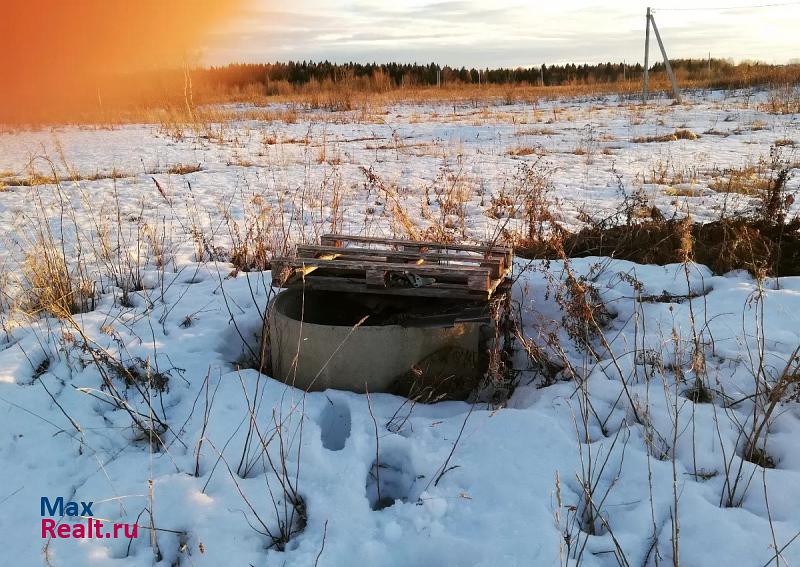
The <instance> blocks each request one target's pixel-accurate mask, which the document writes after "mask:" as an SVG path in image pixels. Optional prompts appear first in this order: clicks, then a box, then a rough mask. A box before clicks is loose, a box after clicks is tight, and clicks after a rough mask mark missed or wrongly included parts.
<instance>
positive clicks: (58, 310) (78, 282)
mask: <svg viewBox="0 0 800 567" xmlns="http://www.w3.org/2000/svg"><path fill="white" fill-rule="evenodd" d="M22 284H23V289H24V299H23V301H22V309H23V310H24V311H25V312H26V313H28V314H29V315H36V314H39V313H46V314H49V315H52V316H53V317H58V318H66V317H69V316H71V315H74V314H76V313H83V312H85V311H89V310H90V309H91V306H92V303H93V301H94V295H95V294H94V285H93V284H92V283H91V282H88V281H87V280H85V279H84V278H82V277H80V276H79V275H78V274H76V273H75V271H74V270H73V269H72V268H71V267H70V266H69V264H68V262H67V260H65V258H64V255H63V254H62V252H61V251H60V250H59V249H57V248H56V247H55V246H54V244H53V243H52V242H50V241H46V240H44V239H40V240H39V242H38V244H37V245H36V246H35V247H34V248H33V249H32V250H31V251H30V252H28V253H27V254H26V256H25V261H24V263H23V265H22Z"/></svg>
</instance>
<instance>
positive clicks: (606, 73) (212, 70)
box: [192, 59, 772, 94]
mask: <svg viewBox="0 0 800 567" xmlns="http://www.w3.org/2000/svg"><path fill="white" fill-rule="evenodd" d="M671 64H672V66H673V69H675V71H676V74H678V75H679V76H680V77H681V78H685V79H689V80H700V79H705V80H708V79H710V78H714V77H720V78H722V77H725V76H727V75H730V74H732V73H734V72H736V73H737V74H741V70H742V67H743V66H745V67H753V68H758V69H761V70H763V69H764V68H765V67H767V68H771V67H772V66H770V65H766V64H761V63H742V64H738V65H734V64H733V63H732V62H731V61H729V60H725V59H676V60H674V61H671ZM663 69H664V64H663V63H657V64H655V65H653V66H652V67H651V71H653V72H659V71H663ZM642 71H643V69H642V65H641V64H639V63H636V64H634V65H629V64H625V63H610V62H609V63H600V64H593V65H589V64H580V65H576V64H574V63H569V64H566V65H541V66H536V67H517V68H513V69H512V68H499V69H480V70H479V69H475V68H471V69H467V68H466V67H461V68H454V67H448V66H444V67H440V66H438V65H437V64H435V63H428V64H426V65H421V64H417V63H413V64H403V63H381V64H378V63H366V64H362V63H331V62H329V61H321V62H314V61H289V62H287V63H256V64H231V65H225V66H221V67H207V68H201V69H196V70H193V72H192V75H193V78H194V79H195V80H197V81H199V82H201V83H205V84H207V85H215V86H217V87H228V88H230V87H246V86H252V85H259V84H260V85H263V86H264V88H265V90H266V91H267V93H266V94H270V93H269V92H268V91H269V90H270V88H269V86H270V84H271V83H283V84H286V83H288V84H290V85H293V86H303V85H305V84H307V83H338V82H348V81H352V80H353V79H356V80H361V81H363V80H368V81H370V82H371V83H373V86H381V85H382V86H383V87H384V88H386V89H394V88H399V87H414V86H432V85H437V84H448V83H449V84H453V83H457V84H476V85H477V84H530V85H542V86H558V85H575V84H597V83H615V82H618V81H621V80H626V79H628V80H631V79H640V78H641V76H642Z"/></svg>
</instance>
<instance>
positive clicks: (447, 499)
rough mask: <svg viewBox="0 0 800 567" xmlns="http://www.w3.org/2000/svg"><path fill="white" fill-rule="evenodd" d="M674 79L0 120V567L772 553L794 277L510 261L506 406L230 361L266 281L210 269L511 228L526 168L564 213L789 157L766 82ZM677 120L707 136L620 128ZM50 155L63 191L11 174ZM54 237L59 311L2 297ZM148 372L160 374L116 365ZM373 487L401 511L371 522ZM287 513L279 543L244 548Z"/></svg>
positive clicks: (713, 200) (798, 517) (792, 135)
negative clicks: (589, 317)
mask: <svg viewBox="0 0 800 567" xmlns="http://www.w3.org/2000/svg"><path fill="white" fill-rule="evenodd" d="M688 98H689V102H688V103H686V104H683V105H676V106H671V105H668V104H666V103H658V104H653V105H650V106H648V107H646V108H645V107H641V106H639V105H635V104H631V103H630V102H627V101H619V100H617V99H616V97H612V98H609V99H597V100H561V101H541V102H540V103H538V104H536V105H531V104H522V103H520V104H516V105H505V106H503V105H496V106H483V105H476V107H475V108H473V106H472V105H461V106H456V107H455V108H454V107H453V106H447V105H423V106H420V105H414V106H412V105H405V106H397V107H390V108H386V109H384V110H381V111H380V112H377V111H376V112H372V113H364V112H358V111H355V112H352V113H322V112H316V111H313V112H312V111H309V112H298V116H297V121H296V122H293V123H285V122H267V121H259V120H256V119H247V120H244V119H243V120H240V121H231V122H227V123H225V124H214V125H206V126H204V127H202V128H198V129H186V130H185V131H183V132H177V131H175V130H172V129H170V128H165V127H159V126H152V125H149V126H148V125H141V126H137V125H134V126H122V127H117V128H114V129H88V128H76V127H69V128H58V129H55V130H52V131H30V132H29V131H22V132H6V133H0V175H2V176H3V177H2V179H5V180H6V183H5V184H6V185H8V186H7V187H6V188H5V190H2V189H0V227H2V238H0V307H2V315H0V321H2V330H0V455H1V458H0V464H1V465H2V466H0V512H2V513H0V557H2V559H1V560H0V564H3V565H6V564H8V565H20V566H28V565H31V566H33V565H53V566H67V565H81V566H82V565H124V566H129V565H130V566H133V565H142V566H144V565H154V564H157V565H165V566H170V565H181V566H193V565H198V566H200V565H208V566H217V565H223V564H231V565H254V566H262V565H276V566H277V565H308V566H312V565H320V566H326V565H328V566H345V565H375V566H384V565H385V566H406V565H409V566H410V565H464V566H467V565H484V566H490V565H492V566H494V565H508V566H514V565H559V564H561V565H565V564H569V565H578V564H580V565H603V566H607V565H637V566H638V565H660V564H665V565H666V564H678V563H680V564H684V565H709V566H713V565H746V566H751V565H752V566H755V567H760V566H762V565H767V564H770V563H771V564H774V565H781V564H789V565H791V564H796V563H797V562H798V561H800V542H794V539H793V538H795V537H797V534H798V533H800V514H798V513H797V508H798V506H800V457H798V450H797V449H798V447H799V445H798V439H800V407H798V405H797V402H796V401H792V399H793V397H796V394H797V392H796V391H795V390H793V389H792V388H794V384H788V382H791V380H790V379H789V376H790V375H795V376H797V373H798V372H800V371H798V369H797V365H798V362H797V361H796V360H794V361H793V360H791V359H792V356H793V353H794V354H795V355H796V353H797V351H796V349H797V348H798V346H799V345H800V277H786V278H781V279H779V280H776V279H766V280H763V281H756V280H754V279H753V278H752V277H751V276H750V275H748V274H746V273H743V272H734V273H729V274H713V273H711V272H710V270H708V269H707V268H705V267H704V266H700V265H695V264H688V265H683V264H680V265H668V266H643V265H637V264H633V263H630V262H624V261H616V260H609V259H607V258H584V259H579V260H572V261H570V262H568V263H567V264H566V265H565V264H564V263H562V262H549V263H546V262H541V261H527V260H517V261H516V263H515V278H516V284H515V286H514V291H513V297H514V301H515V302H516V304H517V305H518V306H519V308H520V313H521V316H522V317H521V322H522V336H523V338H524V339H525V343H526V344H525V345H519V348H518V349H517V352H516V359H515V363H516V367H517V368H518V369H519V370H521V377H520V385H519V387H517V389H516V390H515V392H514V394H513V396H512V397H511V398H510V400H508V403H507V404H506V405H505V406H504V407H501V408H496V407H487V406H485V405H480V404H476V405H470V404H468V403H465V402H445V403H440V404H436V405H431V406H424V405H419V404H418V405H411V404H409V403H408V402H407V401H406V400H404V399H402V398H398V397H395V396H390V395H386V394H373V395H371V396H370V397H369V399H368V398H367V397H366V396H364V395H357V394H352V393H347V392H339V391H326V392H313V393H308V394H305V393H303V392H301V391H298V390H294V389H292V388H289V387H287V386H285V385H284V384H282V383H280V382H277V381H275V380H273V379H271V378H269V377H266V376H263V375H260V374H258V373H257V372H255V371H254V370H241V371H237V370H236V364H237V362H239V361H241V360H243V358H246V356H247V352H248V349H249V348H257V346H256V344H255V343H256V342H257V341H256V339H255V338H254V337H255V335H256V333H257V332H258V331H259V330H260V328H261V320H262V317H263V313H264V312H265V310H266V308H267V305H268V302H269V300H270V299H271V298H272V297H274V293H275V291H276V290H273V288H272V287H271V278H270V274H269V272H249V273H246V272H240V271H237V270H235V269H234V266H233V265H232V264H231V263H229V262H228V260H229V256H228V255H226V251H227V250H229V249H230V247H231V246H236V245H237V243H239V244H241V242H242V241H252V240H253V239H255V238H256V237H260V236H263V235H264V234H266V235H267V236H266V238H265V240H267V241H269V242H271V243H274V246H275V248H276V249H279V248H280V247H281V246H283V245H285V244H287V243H288V244H293V243H299V242H302V241H315V239H316V238H317V237H318V236H319V235H320V234H323V233H325V232H330V231H331V230H338V231H342V232H350V233H356V234H369V235H372V236H380V235H385V236H391V235H400V236H408V235H410V234H411V235H416V236H422V235H426V234H427V235H434V236H443V235H449V236H453V237H455V238H456V239H459V240H462V239H465V240H475V241H482V240H486V239H490V238H492V237H493V236H494V235H495V234H496V233H497V231H498V230H499V229H500V228H501V227H502V228H504V229H505V230H507V231H509V232H511V233H513V232H514V231H524V230H525V229H526V226H525V222H524V219H519V218H514V219H511V220H508V219H507V218H505V217H506V214H507V212H508V210H507V209H506V214H498V211H500V213H502V211H503V206H502V202H503V200H502V199H501V197H502V196H508V197H511V199H512V200H513V199H515V198H519V197H520V196H521V193H520V192H519V191H520V184H521V183H522V181H521V179H522V177H521V175H522V174H521V171H523V172H524V171H525V167H526V164H527V167H531V168H533V169H532V170H530V171H535V172H536V175H537V176H544V177H546V178H547V179H549V180H550V182H551V187H550V189H549V191H548V192H547V198H548V199H549V201H550V202H551V204H552V206H553V210H554V211H557V216H558V219H559V220H560V221H561V222H562V223H563V224H564V225H565V226H568V227H575V228H577V227H579V226H580V225H581V223H582V222H583V220H582V219H584V218H585V217H584V215H585V214H588V215H590V216H593V217H595V218H597V217H603V216H606V215H610V214H612V213H613V211H614V210H616V208H617V207H618V206H619V203H620V201H621V199H622V197H623V193H628V194H629V193H630V192H632V191H634V190H636V189H641V190H642V191H644V193H645V194H646V195H647V196H648V198H649V199H650V201H651V202H652V203H654V204H656V205H657V206H659V208H660V209H661V210H662V211H663V212H664V213H665V214H668V215H671V214H673V213H674V214H678V215H681V216H682V215H686V214H690V215H691V216H692V217H694V218H695V219H698V220H710V219H713V218H715V216H717V215H718V214H719V213H720V211H721V210H722V209H723V208H725V209H726V210H728V211H730V210H731V209H732V208H735V207H741V208H746V207H748V206H750V204H751V202H750V200H749V197H747V196H741V195H731V194H730V193H725V192H717V191H714V190H713V189H711V188H710V187H709V186H710V185H713V183H714V181H715V180H718V179H720V178H724V176H725V175H726V170H728V169H730V168H743V167H746V166H749V165H755V166H758V164H759V163H761V164H767V165H762V168H766V167H768V164H769V163H770V162H771V160H772V159H773V156H771V155H770V151H771V148H773V147H774V144H775V142H776V141H778V140H781V141H782V143H781V145H780V146H779V150H778V151H779V152H780V154H781V155H780V157H781V159H784V160H787V161H789V162H792V161H794V162H796V161H797V160H796V158H795V150H794V146H793V145H791V144H789V143H788V142H787V140H789V141H794V142H797V143H798V144H800V129H799V128H798V124H800V116H797V115H773V114H769V113H766V112H764V111H763V109H762V108H761V106H760V102H761V101H762V99H763V94H759V93H744V92H739V93H733V94H732V93H694V94H692V95H690V96H689V97H688ZM233 110H234V111H241V112H242V113H243V114H242V116H245V114H244V113H245V112H248V111H252V110H253V109H247V108H243V107H233ZM248 117H249V118H252V116H249V115H248ZM676 129H689V130H691V131H692V132H694V133H695V134H698V135H699V136H700V137H699V138H698V139H681V140H678V141H672V142H662V143H658V142H653V143H637V142H633V140H634V139H635V138H639V137H644V136H654V135H663V134H669V133H672V132H674V131H675V130H676ZM773 151H774V150H773ZM180 165H184V166H185V165H193V166H194V165H199V167H200V169H199V170H198V171H195V172H191V173H186V174H179V173H170V172H169V170H170V168H175V167H176V166H180ZM521 168H522V169H521ZM53 171H55V172H56V173H57V174H58V176H59V177H60V178H62V179H65V180H64V181H63V182H61V183H60V185H59V186H56V185H55V184H52V183H50V184H44V185H35V184H34V185H33V186H20V185H18V184H16V183H18V181H19V180H24V179H30V178H31V176H32V175H33V173H38V174H39V175H45V176H47V175H52V174H53ZM112 171H116V172H117V174H118V177H117V178H116V179H112V178H109V177H106V176H105V175H99V176H97V175H96V174H108V173H110V172H112ZM173 171H176V170H175V169H173ZM91 176H97V177H101V178H100V179H88V178H89V177H91ZM70 179H74V181H73V180H70ZM154 179H155V180H156V181H157V183H156V182H154ZM10 180H17V182H12V181H10ZM2 185H3V184H2V183H0V187H2ZM620 186H621V187H622V188H623V189H620ZM797 186H798V179H797V178H793V179H792V180H791V181H790V184H789V188H790V189H794V188H797ZM498 203H499V204H498ZM797 207H798V205H797V204H795V205H794V209H793V211H795V212H796V211H797V210H798V209H797ZM487 213H488V214H487ZM48 230H49V232H48ZM248 231H250V232H248ZM252 231H256V232H252ZM258 231H261V232H258ZM48 234H49V235H52V239H53V241H54V242H56V243H57V244H58V247H59V248H60V245H61V242H62V240H63V242H64V249H63V250H64V252H66V255H67V256H68V258H69V259H70V262H71V263H70V269H72V270H76V273H78V272H77V270H80V272H79V273H80V275H81V276H82V277H87V278H90V279H92V280H94V281H95V290H96V294H97V300H96V303H95V304H94V305H93V307H94V308H93V310H91V311H89V312H86V313H82V314H76V315H75V316H74V317H73V318H72V319H71V320H57V319H55V318H47V317H44V316H42V315H41V314H39V315H38V316H36V317H33V316H30V315H25V314H24V313H23V311H26V309H25V305H24V304H23V303H21V302H22V299H20V298H21V297H23V295H24V294H23V292H24V290H25V287H26V283H29V281H30V279H29V277H28V276H26V275H25V274H26V270H30V267H31V266H36V265H37V264H36V262H35V258H31V254H37V253H39V252H38V251H40V248H37V247H39V246H40V245H41V240H42V238H41V237H42V235H45V236H46V235H48ZM48 238H49V237H48ZM45 240H46V238H45ZM131 266H133V267H134V269H133V270H132V271H133V272H135V273H131ZM575 281H577V282H578V284H579V285H581V286H583V288H584V289H587V288H589V287H590V288H591V289H594V290H596V296H595V295H593V294H588V297H591V298H594V299H599V300H601V301H602V304H603V305H604V308H603V310H602V311H604V312H607V313H606V316H603V317H601V316H600V311H598V312H597V313H598V322H599V324H600V326H601V330H602V333H596V332H591V329H589V332H587V333H585V334H582V333H581V332H580V330H581V329H584V330H586V329H587V326H586V325H587V324H586V322H585V321H576V320H574V318H571V317H572V316H571V315H570V311H569V310H568V309H565V307H566V304H567V303H568V302H569V301H571V300H575V296H574V293H573V295H572V296H571V295H570V293H569V291H570V290H573V291H574V284H573V283H570V282H575ZM121 285H127V286H129V288H130V289H129V290H128V291H129V292H130V294H129V297H126V298H125V299H124V300H123V291H122V289H120V286H121ZM125 295H126V296H127V294H125ZM569 329H572V330H573V332H572V333H570V332H568V330H569ZM576 329H577V331H575V330H576ZM583 339H585V340H583ZM246 343H247V344H246ZM529 354H530V355H531V356H529ZM543 359H546V360H547V363H546V364H541V361H542V360H543ZM536 361H538V362H540V364H536ZM120 364H121V367H120ZM148 375H149V376H150V377H151V378H153V380H151V384H152V382H157V383H158V382H163V381H164V380H168V383H167V385H166V388H165V389H164V391H163V392H161V391H160V390H158V389H155V388H147V387H143V386H141V385H140V388H139V389H137V387H136V386H135V385H132V384H126V381H125V380H126V377H127V378H130V377H131V376H148ZM795 381H800V377H796V380H795ZM776 384H778V385H780V387H783V385H785V384H788V385H787V386H786V387H785V389H784V390H783V391H781V396H780V397H781V402H780V403H777V404H774V407H773V404H771V402H772V401H774V399H775V398H776V395H774V394H775V392H776V391H777V389H775V388H774V386H775V385H776ZM698 385H699V387H698ZM111 386H113V388H112V387H111ZM769 388H773V389H772V390H771V391H770V390H769ZM698 392H699V393H698ZM148 401H149V403H148ZM771 407H772V409H770V408H771ZM159 421H161V422H163V424H164V425H163V426H161V425H159V423H158V422H159ZM137 424H138V425H137ZM761 424H763V427H762V426H761ZM143 428H144V429H147V428H150V429H153V430H155V431H156V432H157V434H158V437H159V441H156V442H155V443H153V444H152V445H151V444H150V443H148V441H147V434H146V433H143V432H142V429H143ZM376 430H377V438H376ZM755 430H759V432H760V435H759V439H758V443H757V448H758V451H757V452H758V455H759V456H760V459H756V458H753V456H752V455H750V458H751V460H760V461H761V464H767V465H770V464H771V465H774V466H767V467H762V466H758V465H757V464H754V463H752V462H749V461H747V460H744V459H743V457H744V456H746V453H747V452H748V448H747V445H748V439H749V438H750V437H752V432H753V431H755ZM264 445H265V446H266V447H267V449H266V451H265V450H263V446H264ZM376 457H377V460H378V462H380V464H381V466H380V468H379V469H378V472H377V474H376V470H375V468H374V463H375V462H376ZM376 476H377V477H378V479H377V480H376ZM377 483H380V488H381V490H380V492H381V494H382V497H383V498H384V499H386V498H387V497H388V498H389V499H390V500H391V499H396V500H397V501H396V502H395V503H394V505H391V506H389V507H385V508H383V509H377V510H376V509H373V508H380V506H379V505H378V504H379V503H378V502H377V500H378V498H377V494H378V492H379V491H378V489H377V488H376V484H377ZM294 494H297V495H299V497H301V498H302V502H303V505H302V506H301V507H300V508H302V509H301V510H300V511H299V512H293V511H292V510H293V508H292V506H291V505H290V504H289V503H288V500H289V499H290V498H289V496H291V495H294ZM43 496H46V497H48V498H50V499H51V500H52V499H54V498H56V497H58V496H63V497H64V499H65V501H66V500H73V501H93V502H94V505H93V514H94V517H96V518H97V519H100V520H102V521H104V522H120V523H134V522H136V523H138V524H139V525H140V526H142V529H141V531H140V532H139V537H138V538H136V539H134V540H132V541H130V540H127V539H124V538H120V539H85V540H68V539H48V538H42V528H41V525H42V516H41V514H40V512H41V510H40V498H41V497H43ZM384 504H385V502H384ZM301 516H302V520H301V519H300V518H301ZM287 520H288V521H289V523H292V524H293V525H294V527H295V528H297V529H299V528H302V530H301V531H299V533H297V534H295V535H294V537H292V538H291V539H290V541H289V542H288V544H286V545H285V549H284V550H278V549H276V547H275V546H273V547H272V548H270V549H268V547H269V546H270V545H271V543H272V540H271V538H270V537H269V535H268V534H267V532H269V534H279V533H280V532H281V527H280V524H281V522H283V523H286V522H287ZM65 521H73V520H69V519H67V520H65ZM303 524H304V525H303ZM152 527H155V530H151V529H150V528H152ZM798 539H800V538H798ZM676 554H677V557H676ZM776 556H777V558H776Z"/></svg>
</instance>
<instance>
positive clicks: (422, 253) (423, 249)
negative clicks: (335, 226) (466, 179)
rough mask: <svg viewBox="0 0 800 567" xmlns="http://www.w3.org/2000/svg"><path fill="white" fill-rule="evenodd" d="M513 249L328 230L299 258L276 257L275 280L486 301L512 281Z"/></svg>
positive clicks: (284, 283) (315, 286) (331, 288)
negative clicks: (330, 232)
mask: <svg viewBox="0 0 800 567" xmlns="http://www.w3.org/2000/svg"><path fill="white" fill-rule="evenodd" d="M512 257H513V251H512V250H511V248H506V247H502V246H493V247H485V246H475V245H464V244H442V243H440V242H418V241H410V240H399V239H388V238H369V237H364V236H349V235H343V234H326V235H324V236H323V237H322V239H321V244H320V245H303V246H298V248H297V257H296V258H286V257H283V258H275V259H273V260H272V273H273V282H274V285H280V286H281V287H304V288H305V289H317V290H327V291H342V292H353V293H373V294H387V295H403V296H418V297H419V296H421V297H441V298H453V299H471V300H483V301H488V300H489V299H490V298H491V297H492V295H493V294H494V293H495V292H496V291H497V290H498V288H503V287H505V285H506V284H507V283H508V278H509V277H510V275H511V261H512Z"/></svg>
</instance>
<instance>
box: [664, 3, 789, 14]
mask: <svg viewBox="0 0 800 567" xmlns="http://www.w3.org/2000/svg"><path fill="white" fill-rule="evenodd" d="M785 6H800V2H779V3H772V4H750V5H747V6H716V7H714V6H710V7H708V8H653V9H652V11H653V12H656V11H658V12H729V11H736V10H739V11H741V10H756V9H760V8H780V7H785Z"/></svg>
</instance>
